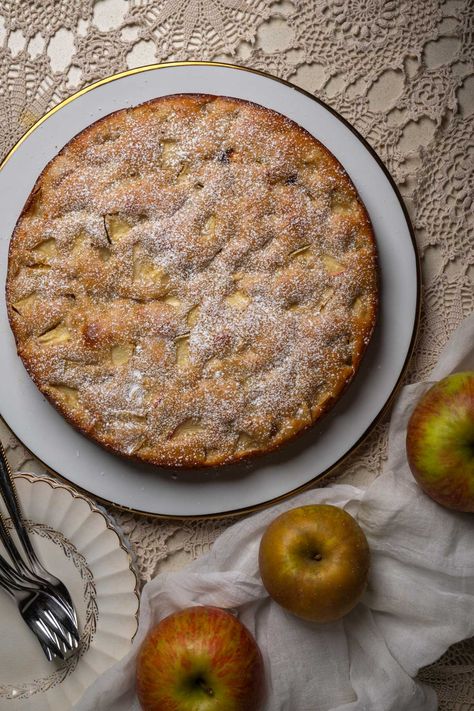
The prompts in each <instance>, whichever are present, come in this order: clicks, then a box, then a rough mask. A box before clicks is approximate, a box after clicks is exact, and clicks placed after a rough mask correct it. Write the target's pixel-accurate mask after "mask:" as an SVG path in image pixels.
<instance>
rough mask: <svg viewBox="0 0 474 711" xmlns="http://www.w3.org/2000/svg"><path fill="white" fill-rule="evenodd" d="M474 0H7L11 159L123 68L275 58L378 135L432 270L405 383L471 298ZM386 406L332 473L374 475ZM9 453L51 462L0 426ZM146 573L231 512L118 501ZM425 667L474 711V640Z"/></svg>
mask: <svg viewBox="0 0 474 711" xmlns="http://www.w3.org/2000/svg"><path fill="white" fill-rule="evenodd" d="M473 35H474V5H473V4H472V3H471V2H469V0H447V1H446V2H445V3H441V2H438V1H437V0H424V1H423V2H421V1H420V2H417V1H415V2H414V1H413V0H280V1H278V0H277V1H276V2H275V1H274V0H155V1H154V2H151V1H150V0H96V1H94V0H40V1H38V2H35V3H31V2H29V0H2V1H1V2H0V156H2V155H4V154H5V153H7V151H8V150H9V149H10V148H11V146H12V145H13V144H14V143H15V142H16V141H17V140H18V138H19V137H20V136H21V135H22V134H23V133H24V132H25V130H26V129H27V128H28V127H29V126H30V125H31V124H32V123H33V122H34V121H35V120H36V119H37V118H39V117H40V116H41V115H42V114H44V113H45V111H47V110H48V109H49V108H51V106H53V105H54V104H56V103H57V102H59V101H61V100H62V99H63V98H65V97H66V96H68V95H69V94H71V93H72V92H73V91H76V90H77V89H79V88H81V87H82V86H84V85H85V84H87V83H90V82H92V81H94V80H96V79H100V78H102V77H104V76H106V75H108V74H112V73H113V72H116V71H120V70H123V69H126V68H127V67H134V66H140V65H142V64H147V63H151V62H158V61H166V60H176V59H210V60H211V59H214V60H222V61H230V62H234V63H239V64H246V65H248V66H251V67H255V68H257V69H264V70H266V71H268V72H271V73H273V74H276V75H277V76H280V77H283V78H285V79H290V80H291V81H292V82H294V83H296V84H298V85H300V86H302V87H304V88H305V89H307V90H309V91H311V92H313V93H315V94H316V95H317V96H318V97H320V98H321V99H323V100H324V101H327V102H328V103H330V104H331V105H332V106H333V107H334V108H335V109H336V110H337V111H339V112H340V113H341V114H342V115H343V116H344V117H345V118H347V119H348V120H349V121H350V122H351V123H352V124H353V125H354V126H355V127H356V128H357V129H358V130H359V131H360V132H361V133H362V135H363V136H364V137H365V138H367V140H368V141H369V143H370V144H371V145H372V146H373V147H374V148H375V149H376V150H377V152H378V153H379V155H380V156H381V157H382V159H383V160H384V161H385V163H386V165H387V166H388V168H389V169H390V171H391V173H392V175H393V177H394V178H395V180H396V182H397V184H398V185H399V187H400V190H401V191H402V194H403V196H404V198H405V201H406V203H407V206H408V209H409V211H410V214H411V216H412V219H413V223H414V226H415V228H416V235H417V240H418V245H419V249H420V254H421V256H422V264H423V273H424V304H423V310H422V320H421V328H420V334H419V339H418V343H417V346H416V351H415V354H414V357H413V359H412V361H411V365H410V368H409V371H408V373H407V374H406V377H405V380H406V382H411V381H416V380H419V379H421V378H422V377H423V376H425V375H426V374H427V373H428V372H429V371H430V369H431V368H432V366H433V365H434V363H435V362H436V360H437V356H438V354H439V352H440V350H441V348H442V347H443V345H444V344H445V342H446V341H447V339H448V336H449V334H450V333H451V332H452V331H453V330H454V328H455V327H456V326H457V324H458V323H459V322H460V321H461V319H462V318H463V317H464V316H466V315H467V314H468V313H470V312H471V311H472V310H473V308H474V289H473V281H474V250H473V245H474V221H473V219H472V213H473V206H472V200H473V197H472V196H473V194H474V171H473V165H474V126H473V124H474V52H473V48H474V36H473ZM388 418H389V414H387V415H386V416H385V419H384V420H383V421H382V422H381V423H380V424H379V425H378V426H377V427H376V428H375V430H374V431H373V432H372V434H371V435H370V437H369V438H368V439H367V440H366V442H365V443H364V444H363V445H362V447H361V448H359V450H358V451H357V452H356V453H355V454H353V455H352V457H351V458H350V459H349V460H348V461H346V462H345V463H344V464H343V465H342V466H341V467H340V468H339V470H338V471H336V472H335V473H334V477H337V478H338V480H339V481H341V480H343V481H346V482H354V483H357V484H361V483H367V482H369V481H370V480H371V479H373V478H374V477H376V476H377V474H378V473H379V472H380V470H381V467H382V465H383V461H384V459H385V452H386V437H387V423H388ZM0 435H1V436H2V439H3V441H4V442H5V443H6V444H7V445H8V454H9V458H10V460H11V463H12V465H13V466H14V467H15V468H17V469H23V470H29V471H36V472H41V473H44V471H43V468H42V466H41V465H40V464H39V463H38V462H37V461H36V460H34V459H32V458H31V456H30V455H29V454H28V453H27V452H26V451H25V449H24V448H23V447H22V446H21V445H20V444H19V442H18V441H17V440H16V439H15V437H14V436H13V435H12V434H11V433H10V432H9V431H7V429H6V427H5V426H4V425H0ZM112 513H113V515H114V516H115V518H116V519H117V520H118V521H119V523H120V524H121V525H122V527H123V528H124V530H125V532H126V535H127V536H128V537H129V539H130V540H131V542H132V544H133V545H134V547H135V550H136V553H137V556H138V562H139V568H140V574H141V577H142V579H143V580H144V581H145V580H148V579H150V578H151V577H153V576H154V575H155V574H156V573H157V572H158V571H162V570H165V569H170V568H177V567H180V566H182V565H183V564H184V563H185V562H186V561H188V560H189V559H191V558H195V557H197V556H198V555H200V553H201V552H203V551H205V550H207V549H208V548H209V547H210V546H211V545H212V542H213V541H214V539H215V538H216V537H217V535H219V533H220V532H221V531H222V530H223V529H224V528H225V527H226V526H228V525H229V524H230V523H231V521H230V520H229V519H227V520H224V521H199V522H182V523H176V522H174V521H173V522H166V521H156V520H153V519H151V518H150V519H149V518H146V517H142V516H135V515H132V514H128V513H124V512H120V511H117V510H113V511H112ZM420 676H421V678H422V679H423V680H425V681H426V682H428V683H429V684H431V685H432V686H434V687H435V688H436V690H437V692H438V696H439V702H440V709H450V710H456V711H468V709H474V643H473V641H472V640H466V641H465V642H462V643H460V644H458V645H456V646H454V647H452V648H451V649H450V650H449V651H448V652H447V653H446V654H445V655H444V657H443V658H442V659H441V660H439V661H438V662H437V663H436V664H435V665H433V666H431V667H429V668H427V669H425V670H423V671H422V673H421V674H420Z"/></svg>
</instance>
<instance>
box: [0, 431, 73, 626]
mask: <svg viewBox="0 0 474 711" xmlns="http://www.w3.org/2000/svg"><path fill="white" fill-rule="evenodd" d="M0 491H1V494H2V498H3V500H4V502H5V506H6V508H7V511H8V514H9V516H10V518H11V520H12V523H13V526H14V527H15V531H16V532H17V535H18V538H19V541H20V543H21V546H22V548H23V550H24V553H25V556H26V558H27V560H28V563H29V566H27V565H25V562H24V561H23V559H22V557H21V555H20V554H19V552H18V550H17V549H16V547H15V546H14V544H13V549H12V550H8V552H9V555H10V557H11V559H12V561H13V563H14V565H15V567H16V568H17V570H18V571H19V572H21V573H23V574H24V575H27V576H28V577H29V578H32V579H33V580H36V581H37V582H38V583H39V584H46V585H47V586H48V587H49V589H50V590H51V591H52V592H54V593H55V594H56V595H57V597H58V598H61V599H62V600H63V602H64V606H65V608H66V611H67V613H68V615H69V617H70V618H71V621H72V623H73V625H72V628H71V634H75V636H76V637H77V639H78V638H79V633H78V625H77V615H76V611H75V609H74V605H73V603H72V600H71V596H70V594H69V591H68V589H67V588H66V586H65V585H64V583H63V582H62V581H61V580H59V578H57V577H56V576H55V575H53V574H52V573H50V572H49V571H48V570H46V569H45V568H44V566H43V565H42V563H41V561H40V560H39V558H38V556H37V555H36V552H35V549H34V548H33V546H32V545H31V541H30V539H29V536H28V532H27V530H26V527H25V525H24V522H23V517H22V514H21V509H20V505H19V501H18V495H17V493H16V488H15V483H14V480H13V477H12V474H11V471H10V466H9V464H8V461H7V458H6V455H5V450H4V449H3V445H2V443H1V442H0ZM0 528H1V527H0ZM0 534H1V531H0ZM2 538H3V536H2ZM4 544H5V541H4ZM5 545H6V544H5ZM10 548H12V546H10Z"/></svg>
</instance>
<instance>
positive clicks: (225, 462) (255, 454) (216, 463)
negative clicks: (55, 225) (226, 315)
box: [5, 92, 380, 470]
mask: <svg viewBox="0 0 474 711" xmlns="http://www.w3.org/2000/svg"><path fill="white" fill-rule="evenodd" d="M180 99H206V100H211V101H212V100H215V99H224V100H227V101H231V102H233V103H235V104H237V105H242V106H248V105H251V106H255V107H256V108H257V109H258V110H259V111H265V112H267V113H268V114H271V115H276V116H278V117H279V118H282V119H284V120H285V121H286V122H288V123H289V124H291V126H292V129H293V130H294V131H297V132H298V133H300V134H301V135H304V136H306V137H309V138H310V139H311V141H313V142H314V143H316V144H317V146H318V149H319V150H320V151H322V152H323V153H324V154H325V155H326V157H328V158H329V160H330V161H331V162H332V163H333V164H336V165H337V169H338V171H339V173H340V174H341V176H342V177H343V178H344V179H345V180H347V182H348V183H349V185H350V186H351V187H352V189H353V191H354V198H355V200H356V201H357V203H358V205H359V207H360V208H361V209H362V212H363V218H364V223H365V228H366V229H367V234H368V235H370V246H371V250H372V254H371V256H372V260H373V271H374V273H375V284H374V289H373V292H371V302H370V307H369V308H368V314H367V318H366V323H367V325H366V327H365V330H364V331H361V332H360V333H359V338H358V341H359V343H360V348H359V349H358V350H357V351H356V353H355V354H354V355H353V359H352V371H351V372H350V373H349V374H348V376H347V377H346V378H345V379H342V378H341V379H340V380H339V382H338V387H337V390H333V391H332V393H331V395H330V396H329V397H328V399H327V400H326V401H325V402H324V403H323V404H322V405H321V406H320V408H319V412H318V413H317V415H316V416H315V417H314V418H312V420H311V421H310V422H308V423H307V424H305V425H302V426H301V425H297V426H294V427H293V428H292V429H286V430H285V434H284V436H283V435H282V436H281V437H279V438H278V439H274V440H273V441H272V442H271V443H268V442H267V443H266V444H265V446H264V447H259V448H253V449H249V450H245V451H242V452H235V451H234V452H233V454H232V455H231V456H230V457H229V456H226V455H222V456H215V458H214V459H209V458H207V459H206V460H205V461H202V460H200V459H195V460H194V461H191V460H189V459H187V460H186V461H182V460H181V459H171V458H168V459H167V460H166V461H163V460H162V459H159V458H157V459H155V458H153V457H144V456H136V455H134V454H133V453H132V454H128V453H125V452H123V451H119V450H118V449H117V448H116V446H114V445H113V444H111V443H109V442H108V441H107V440H106V439H105V438H104V437H101V438H99V437H97V436H95V435H94V434H92V432H91V429H92V428H87V427H85V426H83V425H81V423H80V422H78V418H77V417H74V416H72V415H71V414H70V411H69V410H68V408H67V407H65V406H64V405H63V403H62V402H61V400H60V399H59V398H58V399H56V398H54V397H53V396H52V395H50V394H49V393H48V392H46V390H45V389H44V386H43V385H42V384H41V383H40V381H39V379H38V378H37V376H36V374H35V372H34V369H33V368H32V367H31V364H30V363H29V362H28V360H27V359H25V358H23V356H22V354H21V346H20V344H19V339H18V334H17V331H16V329H15V328H14V325H13V319H14V311H15V310H14V307H13V301H12V298H11V287H12V274H11V269H10V260H11V254H12V252H13V250H14V248H15V241H16V238H17V233H18V228H19V224H20V222H21V220H22V218H23V217H24V216H25V214H26V213H27V212H28V210H29V209H30V207H31V204H32V203H33V201H34V199H35V196H36V195H37V194H38V192H39V191H40V189H41V184H42V180H43V177H44V175H45V174H46V172H47V171H48V169H49V168H50V166H51V164H52V163H53V162H54V161H56V159H57V158H58V157H60V156H61V155H63V154H64V153H65V152H66V151H67V150H68V149H69V147H70V145H71V144H72V143H74V142H75V141H76V140H77V139H78V138H79V137H80V138H81V140H87V136H88V134H89V133H92V132H93V131H94V130H95V129H96V128H97V126H98V125H100V124H102V123H106V122H107V121H109V120H110V119H111V118H112V117H115V116H117V115H119V114H127V113H129V112H131V111H133V110H134V109H136V108H138V107H146V106H153V105H154V104H156V103H158V102H161V101H163V100H180ZM378 264H379V259H378V251H377V245H376V240H375V234H374V230H373V226H372V223H371V220H370V216H369V214H368V211H367V208H366V206H365V204H364V202H363V201H362V199H361V197H360V195H359V192H358V190H357V189H356V187H355V185H354V183H353V181H352V179H351V178H350V176H349V175H348V173H347V171H346V170H345V168H344V166H343V165H342V164H341V163H340V161H339V160H338V159H337V158H336V157H335V156H334V154H333V153H332V152H331V151H330V150H329V149H328V148H327V147H326V146H325V145H324V144H323V143H321V141H319V140H318V139H317V138H316V137H315V136H313V134H312V133H310V131H308V130H307V129H305V128H303V127H302V126H301V125H300V124H298V123H297V122H296V121H294V120H293V119H290V118H288V117H286V116H285V115H283V114H280V113H279V112H277V111H275V110H273V109H269V108H267V107H265V106H262V105H260V104H258V103H256V102H253V101H249V100H246V99H240V98H236V97H229V96H226V95H216V94H205V93H199V92H194V93H177V94H169V95H165V96H161V97H157V98H153V99H150V100H148V101H146V102H141V103H140V104H137V105H134V106H130V107H127V108H122V109H118V110H117V111H113V112H111V113H109V114H107V115H106V116H102V117H101V118H99V119H97V120H96V121H94V122H93V123H91V124H89V125H88V126H87V127H86V128H84V129H82V130H81V131H79V133H77V134H76V135H74V136H73V137H72V138H71V139H70V140H69V141H68V142H67V143H66V144H65V145H64V146H63V147H62V148H61V150H60V151H59V152H58V153H57V154H56V155H55V156H54V157H53V158H52V159H51V160H50V161H48V163H47V164H46V165H45V166H44V168H43V170H42V171H41V173H40V174H39V176H38V178H37V179H36V181H35V184H34V186H33V188H32V190H31V192H30V194H29V195H28V198H27V200H26V201H25V204H24V206H23V208H22V210H21V212H20V214H19V216H18V219H17V222H16V224H15V228H14V230H13V232H12V236H11V239H10V244H9V250H8V271H7V278H6V283H5V293H6V304H7V314H8V320H9V323H10V328H11V330H12V333H13V336H14V339H15V344H16V348H17V354H18V356H19V357H20V359H21V361H22V363H23V366H24V367H25V370H26V371H27V373H28V375H29V376H30V378H31V380H32V381H33V382H34V384H35V386H36V387H37V388H38V390H39V391H40V392H41V394H42V395H43V396H44V397H45V398H46V399H47V400H48V402H49V403H50V404H51V405H52V406H53V407H54V408H55V409H56V410H57V411H58V412H59V413H60V414H61V416H62V417H63V418H64V419H65V420H66V421H67V422H68V424H69V425H71V426H72V427H73V428H74V429H75V430H76V431H77V432H79V433H80V434H81V435H83V436H84V437H86V438H87V439H88V440H89V441H92V442H94V443H95V444H98V445H100V446H101V447H102V448H103V449H105V450H106V451H107V452H110V453H112V454H114V455H116V456H119V457H121V458H122V459H124V460H126V461H133V462H137V463H140V464H143V463H145V464H148V465H151V466H155V467H158V468H163V469H178V470H186V469H189V470H198V469H199V470H202V469H214V468H217V467H223V466H225V467H230V466H232V465H235V464H243V463H248V462H250V461H254V460H255V459H257V458H261V457H265V456H266V455H269V454H272V453H274V452H275V451H277V450H280V449H281V448H282V446H283V445H285V444H290V443H292V442H294V441H296V440H297V438H298V437H300V436H302V435H304V434H305V433H307V432H308V431H309V430H311V429H312V428H313V427H314V425H315V424H316V423H317V422H319V421H320V420H321V418H322V417H324V416H325V415H327V414H328V413H329V412H330V411H331V410H332V409H333V408H334V407H335V406H336V405H337V403H338V402H339V401H340V399H341V397H342V395H343V394H344V393H345V391H346V390H347V388H348V386H349V385H350V384H351V383H352V382H353V381H354V379H355V378H356V376H357V374H358V373H359V370H360V365H361V363H362V360H363V358H364V356H365V355H366V353H367V349H368V346H369V344H370V341H371V339H372V336H373V333H374V330H375V328H376V325H377V318H378V311H379V304H380V298H379V294H380V271H379V268H378Z"/></svg>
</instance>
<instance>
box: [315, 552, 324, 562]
mask: <svg viewBox="0 0 474 711" xmlns="http://www.w3.org/2000/svg"><path fill="white" fill-rule="evenodd" d="M322 557H323V556H322V555H321V553H316V555H314V556H313V558H314V560H321V559H322Z"/></svg>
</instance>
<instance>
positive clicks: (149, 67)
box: [0, 61, 421, 535]
mask: <svg viewBox="0 0 474 711" xmlns="http://www.w3.org/2000/svg"><path fill="white" fill-rule="evenodd" d="M186 66H207V67H209V66H210V67H224V68H228V69H238V70H240V71H244V72H249V73H251V74H258V75H260V76H262V77H266V78H267V79H272V80H273V81H277V82H280V83H281V84H285V85H286V86H288V87H290V88H291V89H293V90H294V91H298V92H300V93H301V94H304V95H305V96H306V97H308V98H309V99H311V100H312V101H315V102H316V103H317V104H320V105H321V106H323V107H324V108H325V109H326V110H327V111H329V112H330V113H331V114H332V115H333V116H335V117H336V118H337V119H338V120H339V121H340V122H341V123H343V124H344V126H346V128H348V129H349V130H350V131H351V132H352V133H353V134H354V135H355V136H356V137H357V138H358V140H359V141H360V142H361V143H362V145H363V146H364V147H365V148H366V150H367V151H368V152H369V153H370V155H371V156H372V158H374V159H375V160H376V162H377V163H378V165H379V166H380V168H381V169H382V171H383V173H384V175H385V177H386V178H387V180H388V181H389V183H390V185H391V187H392V189H393V191H394V193H395V195H396V197H397V200H398V202H399V203H400V207H401V208H402V212H403V215H404V217H405V220H406V223H407V227H408V231H409V233H410V238H411V242H412V246H413V252H414V255H415V265H416V287H417V290H416V312H415V321H414V324H413V332H412V336H411V340H410V344H409V346H408V350H407V354H406V357H405V361H404V363H403V366H402V368H401V371H400V374H399V376H398V378H397V382H396V383H395V385H394V387H393V389H392V392H391V393H390V395H389V396H388V398H387V400H386V402H385V404H384V405H383V407H382V408H381V409H380V411H379V412H378V414H377V415H376V416H375V417H374V419H373V420H372V422H371V423H370V425H369V426H368V427H367V429H366V430H365V432H363V434H362V435H361V436H360V437H359V439H358V440H357V442H355V443H354V444H353V445H352V447H350V449H349V450H348V451H347V452H346V453H345V454H343V455H342V456H341V457H339V459H338V460H337V461H336V462H334V463H333V464H332V465H331V466H330V467H328V468H327V469H325V470H324V471H323V472H321V473H320V474H317V475H316V476H315V477H313V478H312V479H310V481H308V482H306V483H305V484H302V485H301V486H298V487H296V488H295V489H291V491H288V492H287V493H285V494H281V495H280V496H277V497H275V498H273V499H269V500H268V501H264V502H262V503H259V504H255V505H253V506H245V507H242V508H237V509H233V510H231V511H225V512H224V513H213V514H205V515H203V514H195V515H187V516H184V515H177V514H159V513H152V512H149V511H143V510H141V509H135V508H133V507H131V506H125V505H124V504H118V503H117V502H115V501H112V500H111V499H106V498H104V497H101V496H97V495H96V494H93V493H91V492H90V491H87V489H83V488H82V487H80V486H78V485H77V484H75V483H74V482H71V481H70V480H69V479H68V478H67V477H65V476H64V475H63V474H60V473H59V472H57V471H55V470H54V469H52V468H51V467H50V466H49V465H48V464H46V462H43V461H42V460H41V459H39V457H37V456H36V454H35V453H34V452H32V454H33V456H34V457H35V458H36V459H37V460H38V461H39V462H41V464H43V466H44V467H45V468H46V469H47V470H48V471H49V472H51V473H52V474H53V475H54V476H57V477H58V478H59V479H60V480H61V481H62V482H65V483H66V485H67V486H66V487H65V488H68V489H70V488H71V487H73V488H75V489H76V490H78V491H80V492H81V493H82V494H83V495H85V496H86V497H90V496H93V497H94V498H95V499H97V500H98V501H100V502H102V503H104V504H106V505H109V506H115V507H116V508H118V509H120V510H122V511H128V512H131V513H135V514H141V515H143V516H150V517H152V518H157V519H175V520H212V519H219V518H230V517H232V516H237V515H243V514H248V513H252V512H255V511H260V510H261V509H264V508H266V507H268V506H273V505H275V504H278V503H280V502H281V501H285V500H286V499H289V498H291V497H292V496H295V495H296V494H300V493H302V492H303V491H306V490H307V489H309V488H311V487H312V486H313V485H314V484H315V483H316V482H320V481H322V480H323V479H325V478H326V477H328V476H329V475H330V474H331V472H333V471H334V469H335V468H336V467H338V466H340V465H341V464H342V463H343V462H345V461H346V459H347V458H348V457H349V456H350V455H351V454H353V453H354V452H355V451H356V449H358V447H360V445H361V444H362V443H363V442H364V441H365V439H366V438H367V437H368V435H369V434H370V433H371V432H372V430H373V429H374V427H375V426H376V425H377V424H378V423H379V422H380V420H381V419H382V417H383V416H384V414H385V412H386V411H387V410H388V408H389V406H390V404H391V403H392V401H393V399H394V397H395V395H396V394H397V392H398V390H399V388H400V386H401V382H402V379H403V376H404V375H405V373H406V371H407V368H408V364H409V362H410V358H411V356H412V354H413V351H414V348H415V343H416V339H417V336H418V331H419V326H420V313H421V265H420V256H419V254H418V249H417V245H416V239H415V232H414V229H413V225H412V223H411V220H410V216H409V214H408V210H407V208H406V206H405V203H404V202H403V198H402V196H401V194H400V191H399V190H398V187H397V185H396V184H395V181H394V180H393V178H392V176H391V175H390V173H389V171H388V169H387V167H386V166H385V164H384V162H383V161H382V159H381V158H380V157H379V155H378V154H377V153H376V151H375V150H374V149H373V148H372V146H371V145H370V144H369V143H368V142H367V141H366V140H365V138H364V137H363V136H361V134H360V133H359V132H358V131H357V130H356V129H355V128H354V127H353V126H352V125H351V124H350V123H349V121H347V119H345V118H344V117H343V116H341V115H340V114H339V113H338V112H337V111H336V110H335V109H333V108H332V107H331V106H329V105H328V104H326V103H325V102H324V101H321V99H318V98H317V97H315V96H313V94H311V93H310V92H308V91H306V90H305V89H302V88H301V87H299V86H296V85H295V84H292V83H291V82H289V81H287V80H286V79H280V78H279V77H275V76H273V75H272V74H269V73H268V72H263V71H261V70H259V69H252V68H250V67H242V66H240V65H238V64H227V63H225V62H200V61H189V62H188V61H183V62H162V63H160V64H147V65H145V66H143V67H136V68H135V69H128V70H126V71H123V72H118V73H117V74H111V75H110V76H108V77H104V78H103V79H99V80H98V81H96V82H94V83H93V84H89V85H88V86H85V87H84V88H83V89H80V90H79V91H77V92H75V93H74V94H72V95H71V96H69V97H68V98H67V99H64V100H63V101H61V102H60V103H59V104H57V105H56V106H53V108H52V109H50V110H49V111H47V112H46V113H45V114H44V116H42V117H41V118H39V119H38V120H37V121H36V122H35V123H34V124H33V125H32V126H30V128H29V129H28V130H27V131H26V133H24V134H23V136H22V137H21V138H20V139H19V140H18V141H17V143H16V144H15V145H14V146H13V148H12V149H11V150H10V151H9V152H8V153H7V154H6V156H5V157H4V158H3V160H2V162H1V163H0V170H1V169H2V168H3V167H4V166H5V165H6V163H7V162H8V160H9V159H10V158H11V156H12V155H13V154H14V153H15V151H16V150H17V149H18V148H19V147H20V146H21V144H22V143H23V142H24V141H25V140H26V139H27V138H28V136H29V135H30V134H31V133H33V131H35V130H36V129H37V128H38V127H39V126H40V125H41V124H42V123H43V122H44V121H46V120H47V119H48V118H49V117H50V116H52V115H53V114H55V113H56V111H59V109H61V108H63V106H66V105H67V104H69V103H71V102H72V101H74V100H75V99H77V98H79V97H80V96H82V95H83V94H87V93H88V92H89V91H92V90H93V89H97V88H98V87H99V86H102V85H103V84H108V83H109V82H112V81H115V80H116V79H122V78H123V77H127V76H132V75H133V74H140V73H142V72H148V71H152V70H155V69H168V68H170V67H186ZM0 417H1V419H2V421H3V422H4V423H5V424H6V425H7V427H8V423H7V422H6V421H5V419H4V417H3V416H2V415H0ZM9 429H10V428H9ZM12 432H13V430H12ZM13 434H15V433H13ZM20 441H21V440H20ZM22 444H23V443H22ZM23 446H25V445H23ZM26 449H28V448H27V447H26ZM28 451H30V450H28ZM104 518H105V517H104ZM117 535H118V534H117Z"/></svg>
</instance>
